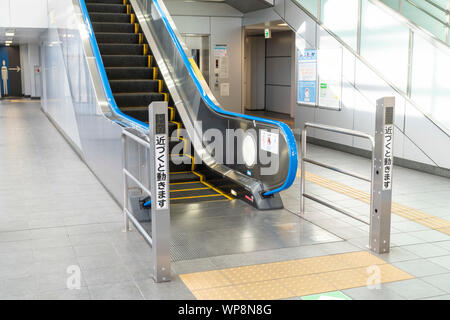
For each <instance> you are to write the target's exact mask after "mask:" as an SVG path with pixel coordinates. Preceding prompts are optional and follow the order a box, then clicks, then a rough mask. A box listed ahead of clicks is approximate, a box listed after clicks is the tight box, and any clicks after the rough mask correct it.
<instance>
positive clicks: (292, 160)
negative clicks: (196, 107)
mask: <svg viewBox="0 0 450 320" xmlns="http://www.w3.org/2000/svg"><path fill="white" fill-rule="evenodd" d="M79 3H80V6H81V11H82V13H83V18H84V20H85V22H86V26H87V27H88V33H89V39H90V42H91V46H92V49H93V53H94V57H95V59H96V61H97V68H98V71H99V72H100V77H101V80H102V83H103V87H104V89H105V93H106V97H107V99H108V102H109V104H110V105H111V108H112V111H113V112H114V113H115V115H117V116H118V117H121V118H124V119H126V120H128V121H131V122H133V123H135V124H137V125H138V126H139V127H141V128H142V129H144V130H148V129H149V126H148V125H147V124H145V123H143V122H142V121H139V120H137V119H134V118H132V117H130V116H128V115H126V114H124V113H123V112H122V111H121V110H120V109H119V108H118V107H117V104H116V102H115V100H114V96H113V94H112V90H111V87H110V85H109V81H108V77H107V75H106V71H105V66H104V65H103V60H102V58H101V54H100V49H99V48H98V44H97V39H96V38H95V35H94V30H93V28H92V24H91V20H90V18H89V14H88V11H87V8H86V4H85V1H84V0H79ZM153 3H154V4H155V7H156V9H157V10H158V12H159V14H160V16H161V17H162V20H163V22H164V25H165V26H166V29H167V31H168V32H169V34H170V36H171V38H172V40H173V42H174V43H175V46H176V47H177V49H178V53H179V54H180V56H181V58H182V59H183V62H184V64H185V66H186V68H187V69H188V71H189V74H190V76H191V78H192V79H193V80H194V83H195V85H196V87H197V90H198V91H199V92H200V94H201V96H202V98H203V99H204V101H205V102H206V103H207V104H208V106H209V107H210V108H211V109H213V110H214V111H216V112H218V113H220V114H223V115H227V116H233V117H237V118H242V119H247V120H251V121H258V122H262V123H267V124H272V125H275V126H278V127H280V128H281V131H282V132H283V134H284V136H285V137H286V141H287V146H288V150H289V171H288V177H287V178H286V181H285V182H284V184H283V185H282V186H281V187H279V188H277V189H275V190H272V191H268V192H266V193H265V194H264V195H265V196H270V195H273V194H275V193H278V192H280V191H282V190H285V189H287V188H289V187H290V186H291V185H292V183H294V180H295V177H296V174H297V165H298V160H297V144H296V142H295V137H294V134H293V133H292V131H291V129H290V128H289V127H288V126H287V125H286V124H285V123H283V122H279V121H275V120H270V119H263V118H258V117H252V116H248V115H243V114H239V113H234V112H229V111H226V110H223V109H222V108H220V107H219V106H217V105H216V104H215V103H214V102H213V101H212V100H211V98H210V97H209V96H208V94H207V93H206V92H205V91H204V90H203V88H202V85H201V84H200V81H199V79H198V77H197V75H196V73H195V71H194V69H193V67H192V65H191V63H190V61H189V58H188V57H187V56H186V53H185V52H184V50H183V47H182V45H181V43H180V41H179V40H178V37H177V36H176V34H175V32H174V30H173V28H172V26H171V25H170V23H169V20H168V19H167V17H166V15H165V14H164V12H163V11H162V9H161V6H160V4H159V1H158V0H153Z"/></svg>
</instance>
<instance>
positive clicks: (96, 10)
mask: <svg viewBox="0 0 450 320" xmlns="http://www.w3.org/2000/svg"><path fill="white" fill-rule="evenodd" d="M86 8H87V10H88V12H89V17H90V20H91V23H92V27H93V30H94V33H95V38H96V39H97V43H98V46H99V49H100V53H101V57H102V60H103V64H104V67H105V71H106V74H107V76H108V80H109V85H110V86H111V90H112V93H113V95H114V99H115V101H116V103H117V106H118V107H119V109H120V110H121V111H122V112H123V113H124V114H126V115H128V116H130V117H132V118H134V119H137V120H139V121H141V122H144V123H148V105H150V104H151V103H152V102H154V101H168V102H169V115H170V121H169V136H170V137H172V136H176V137H177V138H173V140H171V141H170V150H173V149H174V146H175V145H176V144H177V143H181V144H183V148H182V149H181V151H180V154H178V155H177V156H180V157H184V158H185V159H183V161H182V163H183V164H181V165H176V164H175V163H174V161H170V185H171V186H170V189H171V197H170V200H171V203H172V204H177V203H192V202H211V201H226V200H231V199H232V196H230V195H228V194H226V193H225V192H223V191H222V190H220V189H218V188H216V187H214V186H212V185H211V184H210V183H208V182H207V181H206V178H205V176H204V175H203V174H202V173H201V171H202V170H197V169H198V166H196V165H195V163H194V161H193V159H194V158H193V156H192V154H190V153H188V152H185V143H184V139H183V138H181V137H180V134H179V133H177V134H174V131H180V130H181V129H182V123H181V121H180V119H179V117H177V113H176V109H175V108H174V107H172V106H170V105H173V101H171V99H170V94H169V93H168V92H167V89H166V85H165V83H164V80H163V79H162V77H161V74H160V73H159V68H158V66H157V65H156V62H155V59H154V57H153V55H152V52H151V49H150V47H149V43H148V41H147V39H145V37H144V35H143V33H142V30H141V27H140V25H139V23H138V22H137V21H136V18H135V14H134V13H133V11H132V8H131V4H128V3H127V2H126V1H123V0H88V1H86ZM182 139H183V140H182ZM171 156H172V157H173V156H175V155H171ZM145 202H146V203H147V201H145Z"/></svg>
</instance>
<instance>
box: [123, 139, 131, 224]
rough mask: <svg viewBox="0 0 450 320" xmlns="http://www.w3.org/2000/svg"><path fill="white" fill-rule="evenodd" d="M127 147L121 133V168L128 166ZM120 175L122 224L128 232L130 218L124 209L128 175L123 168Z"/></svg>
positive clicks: (126, 208)
mask: <svg viewBox="0 0 450 320" xmlns="http://www.w3.org/2000/svg"><path fill="white" fill-rule="evenodd" d="M127 147H128V144H127V137H126V136H125V135H124V134H122V168H123V169H127V168H128V150H127ZM122 176H123V207H124V210H123V219H124V225H125V229H124V232H128V231H129V230H130V220H129V219H128V215H127V213H126V210H128V177H127V175H126V174H125V172H124V171H123V170H122Z"/></svg>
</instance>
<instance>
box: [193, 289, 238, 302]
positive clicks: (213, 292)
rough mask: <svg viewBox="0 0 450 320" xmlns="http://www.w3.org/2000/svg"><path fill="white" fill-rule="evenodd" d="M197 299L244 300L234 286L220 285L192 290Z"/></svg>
mask: <svg viewBox="0 0 450 320" xmlns="http://www.w3.org/2000/svg"><path fill="white" fill-rule="evenodd" d="M192 293H193V294H194V296H195V297H196V298H197V300H245V299H246V297H245V296H244V295H243V294H242V293H241V292H240V291H238V289H237V288H236V287H221V288H213V289H206V290H192Z"/></svg>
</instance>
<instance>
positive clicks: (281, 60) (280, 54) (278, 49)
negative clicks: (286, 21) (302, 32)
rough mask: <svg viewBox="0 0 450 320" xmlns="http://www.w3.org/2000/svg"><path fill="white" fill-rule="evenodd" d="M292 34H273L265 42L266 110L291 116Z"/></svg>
mask: <svg viewBox="0 0 450 320" xmlns="http://www.w3.org/2000/svg"><path fill="white" fill-rule="evenodd" d="M294 45H295V41H294V33H293V32H291V31H286V32H273V33H272V38H271V39H267V40H266V110H267V111H273V112H279V113H285V114H291V87H292V86H291V70H293V68H292V46H294Z"/></svg>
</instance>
